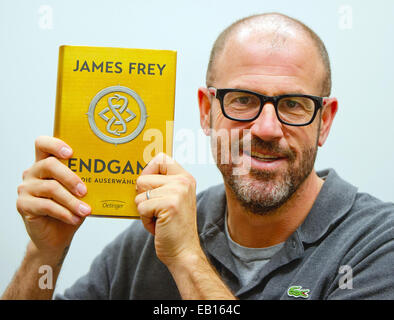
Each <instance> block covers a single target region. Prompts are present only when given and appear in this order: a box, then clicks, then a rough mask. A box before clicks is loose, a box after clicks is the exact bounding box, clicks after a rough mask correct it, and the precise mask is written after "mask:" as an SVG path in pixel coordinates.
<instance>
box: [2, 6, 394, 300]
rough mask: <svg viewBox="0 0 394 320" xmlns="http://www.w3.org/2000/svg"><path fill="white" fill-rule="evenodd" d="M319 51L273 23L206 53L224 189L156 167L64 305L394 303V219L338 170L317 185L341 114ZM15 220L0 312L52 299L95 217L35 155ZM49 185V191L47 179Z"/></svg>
mask: <svg viewBox="0 0 394 320" xmlns="http://www.w3.org/2000/svg"><path fill="white" fill-rule="evenodd" d="M330 91H331V71H330V63H329V59H328V55H327V51H326V49H325V47H324V44H323V42H322V41H321V40H320V39H319V37H318V36H317V35H316V34H315V33H314V32H313V31H312V30H310V29H309V28H308V27H307V26H305V25H304V24H302V23H301V22H299V21H297V20H295V19H292V18H290V17H287V16H284V15H281V14H275V13H273V14H263V15H256V16H251V17H247V18H245V19H242V20H239V21H237V22H235V23H234V24H232V25H231V26H230V27H228V28H227V29H226V30H225V31H223V32H222V33H221V34H220V36H219V37H218V39H217V40H216V42H215V44H214V47H213V49H212V53H211V58H210V62H209V66H208V71H207V83H206V87H202V88H200V89H199V90H198V102H199V108H200V123H201V126H202V129H203V130H204V132H205V133H206V134H207V135H209V136H210V137H211V142H212V152H213V156H214V158H215V159H216V161H217V165H218V168H219V170H220V172H221V173H222V175H223V181H224V183H223V184H221V185H218V186H214V187H211V188H209V189H208V190H205V191H203V192H201V193H200V194H198V195H197V196H196V183H195V179H194V178H193V177H192V176H191V175H190V174H189V173H188V172H186V171H185V170H184V169H183V168H182V167H181V166H180V165H179V164H177V163H176V162H174V161H173V160H172V159H171V158H169V157H168V156H166V155H165V154H159V155H158V156H156V157H155V158H154V159H153V160H152V161H151V162H150V163H149V164H148V165H147V166H146V168H145V169H144V171H143V173H142V174H141V176H140V177H139V178H138V180H137V193H138V195H137V196H136V198H135V202H136V204H137V206H138V211H139V213H140V215H141V221H138V222H135V223H133V224H132V225H131V226H130V228H128V229H127V230H126V231H125V232H123V233H122V234H120V235H119V236H118V237H117V238H116V239H115V240H114V241H113V242H112V243H110V244H109V245H108V246H107V247H106V248H105V249H104V250H103V252H102V253H101V254H100V255H99V256H98V257H97V258H96V259H95V260H94V262H93V264H92V266H91V269H90V271H89V272H88V274H86V275H85V276H83V277H82V278H80V279H79V280H78V281H77V282H76V283H75V284H74V285H73V286H72V287H71V288H70V289H68V290H66V291H65V292H64V294H62V295H58V296H56V298H59V299H181V298H182V299H236V298H239V299H301V300H302V299H371V298H374V299H393V298H394V289H393V288H394V276H393V271H392V270H393V267H392V266H393V264H394V241H393V235H394V219H393V217H394V210H393V205H392V204H387V203H383V202H381V201H379V200H378V199H375V198H373V197H372V196H370V195H368V194H361V193H358V192H357V189H356V188H355V187H354V186H352V185H351V184H349V183H347V182H345V181H344V180H342V179H341V178H340V177H339V176H338V175H337V174H336V172H335V171H334V170H332V169H329V170H324V171H321V172H316V171H315V170H314V162H315V158H316V154H317V149H318V147H321V146H323V145H324V143H325V141H326V139H327V137H328V134H329V131H330V128H331V125H332V123H333V120H334V117H335V115H336V112H337V108H338V102H337V99H335V98H331V97H329V96H330ZM36 154H37V161H36V163H35V164H34V165H33V166H32V167H31V168H30V169H29V170H27V171H26V172H25V173H24V182H23V183H22V185H21V186H20V187H19V189H18V192H19V197H18V203H17V207H18V211H19V212H20V214H21V215H22V217H23V219H24V222H25V224H26V228H27V231H28V233H29V235H30V237H31V241H30V243H29V245H28V249H27V253H26V256H25V259H24V260H23V262H22V265H21V267H20V270H19V271H18V272H17V273H16V275H15V277H14V279H13V281H12V282H11V284H10V286H9V287H8V289H7V290H6V292H5V293H4V296H3V298H5V299H12V298H19V299H21V298H22V299H29V298H35V299H37V298H51V297H52V294H53V290H41V289H40V288H38V286H37V282H38V278H39V276H40V274H38V272H37V270H38V269H39V267H40V266H42V265H49V266H51V267H52V268H53V269H54V279H55V280H56V278H57V275H58V273H59V271H60V268H61V265H62V262H63V259H64V257H65V255H66V253H67V249H68V247H69V245H70V243H71V240H72V237H73V235H74V233H75V231H76V230H77V229H78V227H79V226H80V224H81V223H82V222H83V220H84V218H85V217H86V216H87V215H89V214H90V208H89V206H88V205H87V204H85V203H84V202H83V201H82V200H81V198H82V197H83V196H84V194H86V192H87V190H86V187H85V186H84V184H83V183H82V181H81V180H80V179H79V178H78V177H77V176H76V175H75V174H74V173H73V172H72V171H71V170H69V169H68V168H67V167H65V166H64V165H63V164H61V162H59V161H58V160H57V159H58V158H59V159H67V158H69V157H71V155H72V150H71V148H70V147H69V146H67V145H66V144H65V143H64V142H62V141H60V140H58V139H55V138H50V137H41V138H39V139H37V141H36ZM43 177H45V179H43Z"/></svg>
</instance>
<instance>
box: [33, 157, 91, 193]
mask: <svg viewBox="0 0 394 320" xmlns="http://www.w3.org/2000/svg"><path fill="white" fill-rule="evenodd" d="M29 175H31V176H33V177H36V178H39V179H54V180H57V181H58V182H59V183H61V184H62V185H63V186H64V187H65V188H66V189H67V190H69V191H70V192H71V193H73V194H75V195H77V196H78V197H83V196H85V195H86V193H87V188H86V186H85V184H84V183H83V182H82V180H81V179H80V178H79V177H78V176H77V175H76V174H75V173H74V172H73V171H72V170H71V169H70V168H69V167H67V166H66V165H65V164H63V163H61V162H60V160H58V159H56V158H55V157H48V158H46V159H44V160H41V161H39V162H37V163H36V164H35V165H33V167H32V168H31V170H30V171H29Z"/></svg>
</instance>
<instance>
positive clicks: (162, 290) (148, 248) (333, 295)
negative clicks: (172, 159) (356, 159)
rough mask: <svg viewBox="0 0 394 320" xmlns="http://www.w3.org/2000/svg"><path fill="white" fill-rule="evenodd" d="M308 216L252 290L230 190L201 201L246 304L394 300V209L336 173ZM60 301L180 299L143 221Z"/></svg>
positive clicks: (227, 273)
mask: <svg viewBox="0 0 394 320" xmlns="http://www.w3.org/2000/svg"><path fill="white" fill-rule="evenodd" d="M318 174H319V176H321V177H325V183H324V185H323V187H322V189H321V191H320V193H319V195H318V197H317V199H316V201H315V203H314V205H313V207H312V209H311V211H310V212H309V214H308V216H307V217H306V219H305V220H304V222H303V223H302V225H300V226H299V227H298V228H297V230H296V231H295V232H294V233H293V234H292V235H291V236H290V237H289V238H288V239H287V240H286V241H285V242H284V244H283V246H282V247H281V248H280V250H279V251H277V252H276V253H275V254H274V255H273V256H272V257H271V258H270V260H269V261H268V262H267V263H266V264H264V265H263V266H262V268H261V271H260V272H259V273H257V276H255V277H254V278H253V279H252V280H250V281H249V282H248V283H246V284H245V283H244V284H243V283H242V282H241V281H240V277H239V276H238V271H237V267H236V265H235V263H234V259H233V256H232V253H231V250H230V247H229V243H228V239H227V237H226V234H225V225H224V222H225V215H224V213H225V207H226V198H225V192H224V186H223V185H218V186H215V187H211V188H209V189H207V190H205V191H203V192H201V193H199V194H198V196H197V217H198V218H197V221H198V230H199V235H200V240H201V245H202V247H203V249H204V251H205V253H206V255H207V257H208V258H209V260H210V261H211V263H212V265H213V266H214V267H215V268H216V270H217V271H218V273H219V275H220V276H221V278H222V279H223V281H224V282H225V283H226V284H227V285H228V287H229V288H230V289H231V290H232V292H233V293H234V295H235V296H237V297H238V298H240V299H394V241H393V239H394V205H393V204H391V203H383V202H382V201H380V200H378V199H376V198H374V197H372V196H371V195H368V194H365V193H358V192H357V189H356V188H355V187H354V186H352V185H351V184H349V183H347V182H345V181H344V180H342V179H341V178H340V177H339V176H338V175H337V174H336V172H335V171H334V170H332V169H330V170H325V171H322V172H319V173H318ZM55 298H57V299H163V300H166V299H180V298H181V297H180V295H179V291H178V289H177V287H176V285H175V282H174V280H173V279H172V277H171V274H170V273H169V271H168V270H167V268H166V266H165V265H164V264H162V263H161V262H160V260H158V258H157V257H156V254H155V249H154V238H153V237H152V236H151V235H150V234H149V233H148V232H147V231H146V230H145V229H144V227H143V225H142V223H141V222H140V221H135V222H133V223H132V224H131V226H130V227H129V228H128V229H127V230H125V231H124V232H123V233H121V234H120V235H119V236H118V237H117V238H116V239H115V240H114V241H113V242H112V243H110V244H109V245H108V246H106V247H105V248H104V250H103V251H102V253H101V254H100V255H99V256H98V257H96V259H95V260H94V261H93V263H92V266H91V268H90V271H89V272H88V273H87V274H86V275H85V276H83V277H82V278H80V279H79V280H78V281H77V282H76V283H75V284H74V285H73V286H72V287H71V288H69V289H67V290H66V291H65V292H64V294H63V295H57V296H56V297H55Z"/></svg>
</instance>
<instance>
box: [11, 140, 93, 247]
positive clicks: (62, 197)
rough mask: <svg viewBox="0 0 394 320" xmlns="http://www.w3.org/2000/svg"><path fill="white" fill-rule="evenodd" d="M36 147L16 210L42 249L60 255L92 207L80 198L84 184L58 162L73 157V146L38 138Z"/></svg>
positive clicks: (31, 236)
mask: <svg viewBox="0 0 394 320" xmlns="http://www.w3.org/2000/svg"><path fill="white" fill-rule="evenodd" d="M35 147H36V161H35V163H34V164H33V166H32V167H31V168H30V169H28V170H26V171H25V172H24V173H23V183H22V184H21V185H20V186H19V187H18V199H17V209H18V211H19V213H20V214H21V216H22V218H23V221H24V223H25V226H26V230H27V232H28V234H29V236H30V238H31V240H32V242H33V244H34V245H35V247H36V248H37V249H38V250H39V252H41V253H42V254H55V255H57V254H58V253H59V252H63V250H64V249H65V248H66V247H68V246H69V245H70V243H71V240H72V238H73V236H74V233H75V231H76V230H77V229H78V228H79V226H80V225H81V223H82V222H83V220H84V218H85V217H86V216H87V215H89V214H90V212H91V208H90V207H89V205H87V204H86V203H84V202H83V201H81V200H80V198H82V197H83V196H85V194H86V193H87V189H86V186H85V184H84V183H83V182H82V180H81V179H80V178H79V177H78V176H77V175H76V174H75V173H74V172H73V171H71V170H70V169H69V168H68V167H67V166H66V165H64V164H63V163H62V162H61V161H59V159H68V158H70V157H71V156H72V149H71V148H70V147H69V146H68V145H67V144H66V143H64V142H63V141H61V140H59V139H57V138H53V137H39V138H38V139H37V140H36V143H35Z"/></svg>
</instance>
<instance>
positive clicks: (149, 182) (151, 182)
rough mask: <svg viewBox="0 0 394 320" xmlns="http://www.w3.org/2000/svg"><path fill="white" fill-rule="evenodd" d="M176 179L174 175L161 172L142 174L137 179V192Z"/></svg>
mask: <svg viewBox="0 0 394 320" xmlns="http://www.w3.org/2000/svg"><path fill="white" fill-rule="evenodd" d="M173 181H174V176H164V175H160V174H147V175H143V176H142V175H140V176H139V177H138V178H137V181H136V190H137V194H140V193H142V192H146V191H147V190H152V189H155V188H158V187H161V186H162V185H165V184H168V183H170V182H173Z"/></svg>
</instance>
